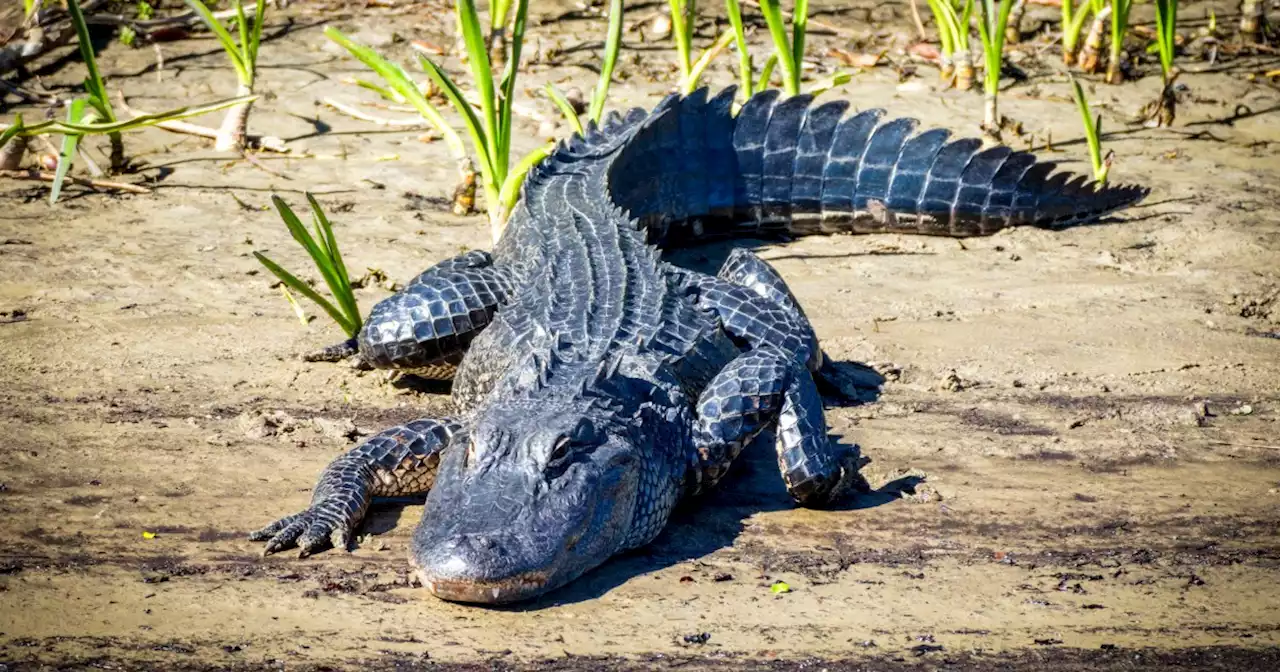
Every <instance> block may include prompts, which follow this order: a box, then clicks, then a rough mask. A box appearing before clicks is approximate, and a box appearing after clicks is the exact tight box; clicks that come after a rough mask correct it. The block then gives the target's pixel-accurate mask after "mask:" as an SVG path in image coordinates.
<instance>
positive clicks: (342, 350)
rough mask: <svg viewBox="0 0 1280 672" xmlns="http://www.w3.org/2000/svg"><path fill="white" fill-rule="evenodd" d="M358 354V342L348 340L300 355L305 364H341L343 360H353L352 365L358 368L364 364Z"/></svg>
mask: <svg viewBox="0 0 1280 672" xmlns="http://www.w3.org/2000/svg"><path fill="white" fill-rule="evenodd" d="M359 354H360V341H358V340H357V339H354V338H349V339H347V340H345V341H343V342H341V343H336V344H334V345H330V346H328V347H324V348H321V349H319V350H316V351H314V352H308V353H305V354H304V355H302V360H303V361H305V362H341V361H342V360H344V359H352V358H355V359H354V360H353V364H355V365H356V366H360V365H361V364H363V363H364V359H363V358H362V357H359ZM365 366H367V365H365Z"/></svg>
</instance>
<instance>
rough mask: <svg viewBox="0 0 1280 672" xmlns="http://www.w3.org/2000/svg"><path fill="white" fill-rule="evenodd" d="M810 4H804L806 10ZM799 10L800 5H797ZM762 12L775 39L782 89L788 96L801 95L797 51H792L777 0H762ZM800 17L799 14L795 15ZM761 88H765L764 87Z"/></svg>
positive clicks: (775, 51)
mask: <svg viewBox="0 0 1280 672" xmlns="http://www.w3.org/2000/svg"><path fill="white" fill-rule="evenodd" d="M808 4H809V3H808V2H804V5H803V6H804V8H805V9H806V10H807V9H808ZM797 8H799V5H797ZM760 12H761V13H762V14H764V20H765V23H767V24H768V25H769V35H770V36H771V37H773V49H774V53H775V54H777V56H778V61H779V63H780V64H781V65H782V89H783V91H786V93H787V95H788V96H795V95H798V94H799V93H800V63H797V62H796V58H795V51H794V50H793V49H792V47H791V45H790V44H789V41H788V39H787V32H786V28H785V26H784V25H783V19H782V12H781V10H780V9H779V8H778V2H777V0H760ZM795 16H797V17H798V16H799V14H798V13H797V14H795ZM761 88H764V87H763V85H762V86H761Z"/></svg>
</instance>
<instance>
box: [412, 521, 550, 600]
mask: <svg viewBox="0 0 1280 672" xmlns="http://www.w3.org/2000/svg"><path fill="white" fill-rule="evenodd" d="M527 550H528V549H526V548H524V545H523V544H521V543H520V542H519V540H517V539H516V538H515V537H513V536H511V535H505V534H460V535H457V536H454V537H450V538H448V539H442V540H440V541H437V542H434V543H428V544H424V545H418V544H415V548H414V549H413V552H412V553H411V555H410V558H409V561H410V563H412V564H413V566H414V568H415V569H416V570H417V573H418V577H419V579H421V581H422V585H423V586H425V587H426V588H427V589H428V590H430V591H431V593H432V594H434V595H435V596H436V597H439V598H441V599H445V600H449V601H452V602H472V603H480V604H502V603H506V602H515V601H518V600H523V599H527V598H529V597H532V596H534V595H537V594H539V593H542V592H543V591H544V590H545V589H546V587H547V582H548V574H547V573H546V572H545V571H539V570H535V569H530V568H529V567H530V564H531V563H530V562H529V558H528V557H526V553H527Z"/></svg>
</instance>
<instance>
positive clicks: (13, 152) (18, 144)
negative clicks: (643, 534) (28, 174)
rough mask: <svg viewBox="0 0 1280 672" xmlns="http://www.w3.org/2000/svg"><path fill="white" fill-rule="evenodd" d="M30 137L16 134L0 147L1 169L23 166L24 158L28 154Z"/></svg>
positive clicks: (16, 168)
mask: <svg viewBox="0 0 1280 672" xmlns="http://www.w3.org/2000/svg"><path fill="white" fill-rule="evenodd" d="M28 142H29V139H28V138H27V137H26V136H23V135H15V136H14V137H12V138H10V140H9V142H6V143H4V146H3V147H0V170H18V169H19V168H21V167H22V158H23V157H24V156H26V154H27V143H28Z"/></svg>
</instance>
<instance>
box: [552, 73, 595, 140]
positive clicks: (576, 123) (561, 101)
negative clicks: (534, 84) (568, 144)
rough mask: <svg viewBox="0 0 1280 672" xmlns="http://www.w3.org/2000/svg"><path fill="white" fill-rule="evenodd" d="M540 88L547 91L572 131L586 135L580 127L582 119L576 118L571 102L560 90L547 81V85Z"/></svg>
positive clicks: (576, 114)
mask: <svg viewBox="0 0 1280 672" xmlns="http://www.w3.org/2000/svg"><path fill="white" fill-rule="evenodd" d="M542 90H543V91H546V92H547V97H548V98H550V99H551V102H553V103H555V106H556V107H557V108H559V109H560V114H562V115H564V118H565V120H566V121H568V122H569V125H570V126H572V127H573V132H574V133H577V134H578V135H586V131H585V130H583V128H582V120H581V119H579V118H578V113H577V112H576V111H574V109H573V103H570V102H569V99H568V98H566V97H565V95H564V94H563V93H561V92H560V89H558V88H556V85H555V84H552V83H551V82H547V85H546V86H544V87H542Z"/></svg>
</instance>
